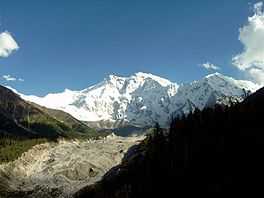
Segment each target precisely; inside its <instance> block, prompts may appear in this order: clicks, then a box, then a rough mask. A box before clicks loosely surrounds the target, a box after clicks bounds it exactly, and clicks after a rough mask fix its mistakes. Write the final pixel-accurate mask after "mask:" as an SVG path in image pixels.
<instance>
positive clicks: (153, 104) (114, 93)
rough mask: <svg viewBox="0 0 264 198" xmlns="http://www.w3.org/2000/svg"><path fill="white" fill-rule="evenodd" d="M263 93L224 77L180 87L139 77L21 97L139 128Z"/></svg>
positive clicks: (144, 75) (148, 76)
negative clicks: (251, 94)
mask: <svg viewBox="0 0 264 198" xmlns="http://www.w3.org/2000/svg"><path fill="white" fill-rule="evenodd" d="M258 88H259V86H258V85H257V84H254V83H252V82H250V81H244V80H235V79H233V78H231V77H227V76H224V75H222V74H219V73H214V74H210V75H208V76H206V77H204V78H202V79H201V80H198V81H193V82H191V83H186V84H180V85H179V84H177V83H173V82H170V81H169V80H167V79H164V78H161V77H158V76H155V75H153V74H147V73H142V72H139V73H136V74H134V75H132V76H129V77H119V76H115V75H110V76H108V77H107V78H105V79H104V80H103V81H102V82H100V83H98V84H96V85H94V86H91V87H89V88H87V89H84V90H81V91H72V90H69V89H65V91H64V92H62V93H52V94H48V95H46V96H44V97H37V96H27V95H23V94H20V96H21V97H22V98H23V99H25V100H28V101H31V102H34V103H37V104H39V105H42V106H45V107H48V108H53V109H59V110H62V111H65V112H67V113H69V114H71V115H72V116H74V117H75V118H77V119H79V120H82V121H88V122H93V123H95V122H101V123H103V122H105V123H109V122H110V123H128V124H129V125H133V126H138V127H145V126H152V125H153V124H154V123H156V122H159V123H160V125H161V126H163V127H166V126H168V124H169V120H170V118H171V115H179V114H188V113H190V112H191V111H193V110H194V109H195V108H198V109H200V110H202V109H203V108H204V107H207V106H213V105H214V104H216V103H220V104H227V105H228V104H230V101H232V102H240V101H241V100H243V99H244V98H245V97H246V96H247V95H248V94H249V93H252V92H255V91H256V90H257V89H258ZM113 125H115V124H113ZM106 128H107V127H106Z"/></svg>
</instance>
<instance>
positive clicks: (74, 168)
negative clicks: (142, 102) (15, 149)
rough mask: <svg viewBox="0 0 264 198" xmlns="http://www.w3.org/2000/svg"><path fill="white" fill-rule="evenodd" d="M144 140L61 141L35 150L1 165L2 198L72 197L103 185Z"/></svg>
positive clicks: (0, 183)
mask: <svg viewBox="0 0 264 198" xmlns="http://www.w3.org/2000/svg"><path fill="white" fill-rule="evenodd" d="M143 138H144V136H135V137H126V138H125V137H119V136H115V135H114V134H112V135H109V136H107V137H105V138H101V139H99V140H63V139H61V140H59V141H58V142H57V143H55V142H52V143H44V144H39V145H36V146H34V147H33V148H32V149H30V150H29V151H27V152H26V153H24V154H23V155H22V156H21V157H20V158H18V159H17V160H15V161H13V162H9V163H5V164H1V165H0V197H1V198H4V197H12V198H13V197H20V198H21V197H24V198H26V197H32V198H34V197H39V198H49V197H56V198H57V197H58V198H59V197H61V198H63V197H70V195H71V194H73V193H74V192H76V191H78V190H79V189H81V188H82V187H84V186H86V185H89V184H93V183H95V182H96V181H99V180H100V179H101V177H102V176H103V175H104V174H105V173H106V172H107V171H108V170H109V169H110V168H112V167H114V166H116V165H117V164H119V163H120V162H121V160H122V158H123V156H124V154H125V153H126V151H127V150H128V148H130V147H131V146H133V145H135V144H138V143H139V142H140V141H141V140H142V139H143Z"/></svg>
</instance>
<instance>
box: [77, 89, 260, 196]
mask: <svg viewBox="0 0 264 198" xmlns="http://www.w3.org/2000/svg"><path fill="white" fill-rule="evenodd" d="M263 115H264V88H262V89H260V90H258V91H257V92H256V93H254V94H252V95H251V96H249V97H248V98H247V99H246V100H244V101H243V102H242V103H239V104H236V105H233V106H231V107H223V106H219V105H218V106H216V107H215V108H206V109H204V110H202V111H199V110H196V111H194V113H191V114H189V115H188V116H185V117H182V118H181V119H174V120H173V121H172V122H171V126H170V130H169V133H168V135H164V133H163V132H162V130H161V129H160V128H159V127H157V128H156V131H155V133H154V134H153V135H150V136H148V137H147V138H146V139H145V141H144V142H142V143H141V144H140V145H139V146H134V147H132V148H131V149H130V151H128V153H127V155H126V156H125V158H124V160H123V162H122V163H121V164H120V165H118V166H117V167H114V168H112V170H110V171H109V172H108V173H107V174H105V176H104V177H103V179H102V181H100V182H98V183H97V184H95V185H92V186H87V187H85V188H83V189H82V190H80V191H79V192H77V193H76V194H75V198H84V197H89V198H102V197H104V198H123V197H126V198H139V197H156V196H157V195H162V196H163V197H177V195H178V196H181V194H183V193H184V195H188V194H194V193H195V194H196V195H197V194H200V195H201V194H204V193H208V192H209V193H211V192H213V193H215V192H222V193H226V194H227V193H228V194H230V193H232V194H233V193H234V194H236V195H238V194H242V193H251V194H255V193H259V194H263V186H264V182H263V178H264V160H263V153H264V125H263Z"/></svg>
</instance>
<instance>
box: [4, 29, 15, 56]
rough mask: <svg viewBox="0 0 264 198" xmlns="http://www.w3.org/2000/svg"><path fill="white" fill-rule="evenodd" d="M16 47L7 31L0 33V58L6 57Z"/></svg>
mask: <svg viewBox="0 0 264 198" xmlns="http://www.w3.org/2000/svg"><path fill="white" fill-rule="evenodd" d="M18 49H19V46H18V44H17V43H16V41H15V39H14V38H13V37H12V35H11V34H10V33H9V32H7V31H5V32H2V33H0V58H5V57H8V56H9V55H10V54H11V53H12V52H14V51H16V50H18Z"/></svg>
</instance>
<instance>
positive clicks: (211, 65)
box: [200, 62, 220, 70]
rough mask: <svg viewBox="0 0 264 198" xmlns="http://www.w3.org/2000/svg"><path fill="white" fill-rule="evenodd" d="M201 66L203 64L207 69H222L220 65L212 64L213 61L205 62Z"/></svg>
mask: <svg viewBox="0 0 264 198" xmlns="http://www.w3.org/2000/svg"><path fill="white" fill-rule="evenodd" d="M200 66H202V67H203V68H205V69H207V70H220V67H218V66H216V65H214V64H212V63H209V62H207V63H204V64H201V65H200Z"/></svg>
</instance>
